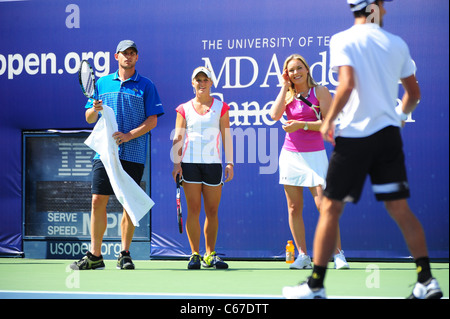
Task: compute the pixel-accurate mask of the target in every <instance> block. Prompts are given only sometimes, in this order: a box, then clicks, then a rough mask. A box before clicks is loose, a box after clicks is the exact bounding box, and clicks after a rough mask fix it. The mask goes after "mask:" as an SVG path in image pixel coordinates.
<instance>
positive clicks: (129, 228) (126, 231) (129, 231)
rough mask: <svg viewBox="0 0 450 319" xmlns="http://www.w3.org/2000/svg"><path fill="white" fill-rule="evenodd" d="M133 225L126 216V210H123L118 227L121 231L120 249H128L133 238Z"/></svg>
mask: <svg viewBox="0 0 450 319" xmlns="http://www.w3.org/2000/svg"><path fill="white" fill-rule="evenodd" d="M135 228H136V227H135V226H134V225H133V222H132V221H131V218H130V216H128V213H127V211H126V210H125V209H124V210H123V215H122V221H121V223H120V229H121V231H122V250H126V251H128V250H130V245H131V241H132V240H133V235H134V230H135Z"/></svg>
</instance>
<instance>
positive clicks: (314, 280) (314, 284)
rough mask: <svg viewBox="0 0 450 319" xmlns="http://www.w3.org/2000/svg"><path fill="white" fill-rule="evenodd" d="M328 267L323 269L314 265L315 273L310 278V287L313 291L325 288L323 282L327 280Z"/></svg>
mask: <svg viewBox="0 0 450 319" xmlns="http://www.w3.org/2000/svg"><path fill="white" fill-rule="evenodd" d="M326 270H327V267H321V266H316V265H314V268H313V273H312V275H311V277H309V278H308V286H309V288H311V289H320V288H323V280H324V279H325V272H326Z"/></svg>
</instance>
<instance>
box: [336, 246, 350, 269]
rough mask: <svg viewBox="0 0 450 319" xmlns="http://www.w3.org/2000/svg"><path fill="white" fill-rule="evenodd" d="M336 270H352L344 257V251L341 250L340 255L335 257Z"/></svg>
mask: <svg viewBox="0 0 450 319" xmlns="http://www.w3.org/2000/svg"><path fill="white" fill-rule="evenodd" d="M333 259H334V269H350V266H349V265H348V262H347V260H346V259H345V256H344V251H343V250H340V251H339V254H336V255H334V258H333Z"/></svg>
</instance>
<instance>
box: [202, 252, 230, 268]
mask: <svg viewBox="0 0 450 319" xmlns="http://www.w3.org/2000/svg"><path fill="white" fill-rule="evenodd" d="M202 266H203V267H205V268H214V269H228V264H227V263H225V262H224V261H223V260H222V259H220V257H219V256H217V254H216V252H215V251H213V252H212V253H211V254H209V255H207V254H206V253H205V255H204V256H203V260H202Z"/></svg>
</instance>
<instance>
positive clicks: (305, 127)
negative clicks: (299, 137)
mask: <svg viewBox="0 0 450 319" xmlns="http://www.w3.org/2000/svg"><path fill="white" fill-rule="evenodd" d="M303 129H304V130H305V131H307V130H308V122H305V126H303Z"/></svg>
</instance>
